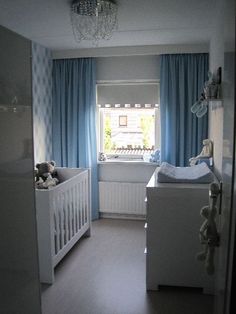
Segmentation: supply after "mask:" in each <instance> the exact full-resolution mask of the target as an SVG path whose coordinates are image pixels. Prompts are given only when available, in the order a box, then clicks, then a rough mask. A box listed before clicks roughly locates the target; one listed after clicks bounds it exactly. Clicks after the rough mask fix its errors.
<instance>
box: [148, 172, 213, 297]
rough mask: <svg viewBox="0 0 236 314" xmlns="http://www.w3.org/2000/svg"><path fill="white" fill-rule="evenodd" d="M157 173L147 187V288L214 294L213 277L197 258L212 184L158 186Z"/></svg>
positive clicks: (162, 184) (200, 248)
mask: <svg viewBox="0 0 236 314" xmlns="http://www.w3.org/2000/svg"><path fill="white" fill-rule="evenodd" d="M158 169H159V168H157V169H156V171H155V172H154V174H153V176H152V177H151V179H150V181H149V183H148V185H147V188H146V192H147V229H146V238H147V242H146V245H147V247H146V253H147V254H146V287H147V290H158V289H159V287H160V286H162V285H165V286H180V287H197V288H203V292H204V293H213V292H214V276H209V275H207V274H206V271H205V269H204V262H200V261H198V260H197V259H196V254H197V253H198V252H200V251H202V250H203V247H202V246H201V244H200V243H199V228H200V226H201V224H202V222H203V218H201V216H200V209H201V208H202V207H203V206H205V205H208V188H209V184H196V183H195V184H185V183H159V182H157V172H158Z"/></svg>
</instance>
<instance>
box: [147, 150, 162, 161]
mask: <svg viewBox="0 0 236 314" xmlns="http://www.w3.org/2000/svg"><path fill="white" fill-rule="evenodd" d="M149 161H150V162H157V163H159V162H160V150H159V149H156V150H155V151H154V153H153V154H151V157H150V160H149Z"/></svg>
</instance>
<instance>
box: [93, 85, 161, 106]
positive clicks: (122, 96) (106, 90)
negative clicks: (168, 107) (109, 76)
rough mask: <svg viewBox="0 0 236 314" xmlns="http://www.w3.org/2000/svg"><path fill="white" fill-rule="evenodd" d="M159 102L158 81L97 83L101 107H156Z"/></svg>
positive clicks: (98, 103) (98, 102) (98, 100)
mask: <svg viewBox="0 0 236 314" xmlns="http://www.w3.org/2000/svg"><path fill="white" fill-rule="evenodd" d="M158 103H159V84H158V83H122V84H120V83H119V84H98V85H97V105H98V106H99V107H101V108H106V107H113V108H119V107H121V108H122V107H123V108H154V107H157V106H158Z"/></svg>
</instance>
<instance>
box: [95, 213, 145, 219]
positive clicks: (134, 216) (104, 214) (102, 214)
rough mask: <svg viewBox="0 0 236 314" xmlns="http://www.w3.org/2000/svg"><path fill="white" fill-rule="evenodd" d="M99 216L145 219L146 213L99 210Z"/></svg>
mask: <svg viewBox="0 0 236 314" xmlns="http://www.w3.org/2000/svg"><path fill="white" fill-rule="evenodd" d="M99 214H100V218H111V219H130V220H146V215H136V214H119V213H108V212H99Z"/></svg>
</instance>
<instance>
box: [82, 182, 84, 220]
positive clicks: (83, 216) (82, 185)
mask: <svg viewBox="0 0 236 314" xmlns="http://www.w3.org/2000/svg"><path fill="white" fill-rule="evenodd" d="M83 225H84V180H83V181H82V226H83Z"/></svg>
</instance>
